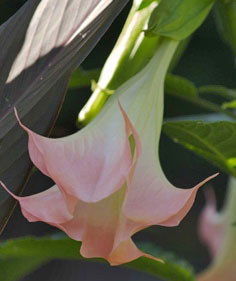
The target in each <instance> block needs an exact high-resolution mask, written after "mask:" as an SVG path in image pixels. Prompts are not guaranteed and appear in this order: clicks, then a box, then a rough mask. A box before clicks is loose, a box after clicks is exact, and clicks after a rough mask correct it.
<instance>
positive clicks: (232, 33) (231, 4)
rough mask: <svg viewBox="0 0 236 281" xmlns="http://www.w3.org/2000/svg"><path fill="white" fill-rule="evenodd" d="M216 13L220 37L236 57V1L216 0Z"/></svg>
mask: <svg viewBox="0 0 236 281" xmlns="http://www.w3.org/2000/svg"><path fill="white" fill-rule="evenodd" d="M216 13H217V19H218V23H219V27H220V29H221V32H222V33H223V34H222V35H223V37H224V38H225V39H226V41H227V42H228V43H229V44H230V46H231V47H232V49H233V50H234V55H236V0H218V2H217V5H216Z"/></svg>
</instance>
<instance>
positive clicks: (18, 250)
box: [0, 236, 195, 281]
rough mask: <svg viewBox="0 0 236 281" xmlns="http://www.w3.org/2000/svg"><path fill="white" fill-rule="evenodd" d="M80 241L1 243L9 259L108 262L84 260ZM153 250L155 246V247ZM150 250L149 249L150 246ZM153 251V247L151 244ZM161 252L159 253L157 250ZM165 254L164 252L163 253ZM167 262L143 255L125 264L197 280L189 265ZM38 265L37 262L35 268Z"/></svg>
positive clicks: (174, 280) (179, 280) (170, 280)
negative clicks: (187, 266)
mask: <svg viewBox="0 0 236 281" xmlns="http://www.w3.org/2000/svg"><path fill="white" fill-rule="evenodd" d="M80 245H81V243H80V242H77V241H74V240H72V239H70V238H67V237H64V236H53V237H43V238H32V237H28V238H21V239H15V240H9V241H7V242H5V243H2V244H0V258H2V259H3V258H5V259H17V258H22V259H24V258H27V259H29V258H31V257H33V258H34V257H37V258H38V259H39V265H41V263H42V260H43V259H45V261H48V260H49V259H53V258H59V259H60V258H62V259H65V258H68V259H79V260H86V261H97V262H105V260H103V259H84V258H82V257H81V255H80V253H79V249H80ZM152 249H153V246H152ZM147 250H148V249H147ZM149 250H150V246H149ZM153 254H158V257H159V258H162V256H159V254H160V253H159V252H155V253H154V252H153ZM162 255H164V254H163V252H162ZM164 260H165V263H160V262H158V261H155V260H152V259H149V258H145V257H143V258H139V259H137V260H135V261H133V262H130V263H127V264H125V265H124V266H125V267H128V268H132V269H135V270H139V271H140V270H141V271H144V272H146V273H149V274H151V275H154V276H156V277H161V278H163V280H167V281H194V280H195V279H194V277H193V273H192V271H191V270H189V269H187V268H185V267H184V266H186V265H185V264H184V265H183V264H182V265H181V264H178V263H176V261H174V262H173V261H168V260H167V259H166V258H165V257H164ZM34 268H35V264H34V265H33V267H32V270H33V269H34Z"/></svg>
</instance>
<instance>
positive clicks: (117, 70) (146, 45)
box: [78, 0, 160, 127]
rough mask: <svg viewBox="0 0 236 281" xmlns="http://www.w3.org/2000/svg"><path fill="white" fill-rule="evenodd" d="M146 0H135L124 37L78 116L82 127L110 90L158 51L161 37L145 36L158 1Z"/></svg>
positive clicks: (108, 60) (98, 109)
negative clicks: (147, 25)
mask: <svg viewBox="0 0 236 281" xmlns="http://www.w3.org/2000/svg"><path fill="white" fill-rule="evenodd" d="M144 1H145V0H143V1H137V0H135V1H134V4H133V7H132V8H131V11H130V14H129V16H128V18H127V21H126V23H125V25H124V28H123V30H122V32H121V34H120V37H119V39H118V41H117V43H116V45H115V47H114V49H113V51H112V52H111V54H110V56H109V57H108V59H107V61H106V63H105V65H104V67H103V70H102V72H101V75H100V78H99V80H98V82H97V84H96V85H95V87H94V89H93V90H94V92H93V94H92V95H91V97H90V99H89V100H88V102H87V104H86V105H85V106H84V108H83V109H82V110H81V112H80V114H79V116H78V125H79V126H80V127H81V125H86V124H87V123H89V122H90V121H91V120H92V119H93V118H94V117H95V116H96V115H97V113H98V112H99V111H100V110H101V108H102V106H103V105H104V103H105V102H106V100H107V99H108V97H109V94H111V93H112V91H113V90H115V89H117V88H118V87H119V86H120V85H121V84H123V83H124V82H125V81H126V80H128V79H129V78H130V77H132V76H133V75H134V74H136V73H137V72H138V71H140V70H141V69H142V68H143V67H144V66H145V65H146V64H147V63H148V61H149V60H150V59H151V57H152V56H153V54H154V53H155V50H156V48H157V47H158V45H159V41H160V38H159V37H157V36H156V37H151V38H150V37H145V36H144V32H143V30H144V29H145V28H146V24H147V21H148V19H149V17H150V15H151V13H152V11H153V9H154V8H155V7H156V6H157V5H158V1H152V2H150V3H149V4H148V5H143V7H142V5H141V4H140V2H141V3H142V2H144ZM137 2H139V4H137Z"/></svg>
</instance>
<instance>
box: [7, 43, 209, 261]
mask: <svg viewBox="0 0 236 281" xmlns="http://www.w3.org/2000/svg"><path fill="white" fill-rule="evenodd" d="M177 45H178V43H177V42H175V41H172V40H169V39H165V40H163V41H162V43H161V45H160V46H159V49H158V51H157V52H156V54H155V56H154V57H153V58H152V59H151V61H150V62H149V64H148V65H147V66H146V67H145V68H144V69H143V70H142V71H141V72H139V73H138V74H137V75H136V76H134V77H133V78H131V79H130V80H129V81H127V82H126V83H124V84H123V85H122V86H121V87H120V88H119V89H118V90H117V91H116V93H115V94H114V95H113V96H112V97H111V98H110V99H109V100H108V102H107V103H106V105H105V106H104V108H103V109H102V111H101V112H100V113H99V114H98V116H97V117H96V118H95V119H94V120H93V121H92V122H91V123H89V125H88V126H86V127H85V128H84V129H82V130H81V131H79V132H78V133H76V134H74V135H72V136H69V137H65V138H60V139H49V138H45V137H42V136H39V135H37V134H36V133H34V132H32V131H31V130H30V129H28V128H26V127H25V126H24V125H22V124H21V123H20V124H21V126H22V127H23V128H24V129H25V130H26V132H27V133H28V135H29V154H30V157H31V159H32V161H33V163H34V164H35V166H37V167H38V168H39V169H40V170H41V171H42V172H43V173H44V174H45V175H47V176H49V177H51V178H52V179H53V180H54V182H55V184H56V185H55V186H53V187H52V188H50V189H48V190H46V191H44V192H42V193H39V194H36V195H32V196H27V197H16V196H14V197H15V198H16V199H17V200H18V201H19V203H20V205H21V209H22V212H23V215H24V216H25V217H26V218H27V219H28V220H29V221H31V222H33V221H43V222H46V223H48V224H51V225H53V226H55V227H58V228H59V229H61V230H63V231H64V232H66V233H67V234H68V235H69V236H70V237H71V238H72V239H75V240H78V241H82V247H81V254H82V255H83V256H84V257H88V258H89V257H103V258H105V259H107V260H108V261H109V262H110V264H112V265H117V264H121V263H125V262H129V261H131V260H134V259H136V258H138V257H140V256H143V255H145V254H144V253H143V252H141V251H140V250H139V249H138V248H137V247H136V246H135V244H134V243H133V241H132V239H131V236H132V235H133V234H134V233H136V232H137V231H139V230H141V229H144V228H146V227H148V226H150V225H163V226H176V225H178V224H179V222H180V221H181V220H182V219H183V217H184V216H185V215H186V214H187V212H188V211H189V209H190V208H191V206H192V204H193V202H194V199H195V196H196V192H197V190H198V189H199V187H200V186H201V185H202V184H204V183H205V182H206V181H208V180H209V179H210V178H212V177H214V176H212V177H209V178H208V179H206V180H204V181H203V182H201V183H200V184H198V185H197V186H195V187H194V188H191V189H179V188H175V187H174V186H172V185H171V184H170V183H169V182H168V180H167V179H166V177H165V175H164V174H163V172H162V169H161V166H160V163H159V161H158V143H159V137H160V132H161V125H162V115H163V87H164V78H165V74H166V71H167V68H168V65H169V63H170V60H171V58H172V56H173V54H174V52H175V49H176V47H177ZM5 188H6V187H5Z"/></svg>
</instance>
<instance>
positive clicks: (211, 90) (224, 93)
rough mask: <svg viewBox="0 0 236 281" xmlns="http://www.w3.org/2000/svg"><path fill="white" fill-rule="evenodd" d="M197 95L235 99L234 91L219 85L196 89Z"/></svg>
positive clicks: (235, 90)
mask: <svg viewBox="0 0 236 281" xmlns="http://www.w3.org/2000/svg"><path fill="white" fill-rule="evenodd" d="M198 92H199V94H211V95H217V96H221V97H222V98H224V99H227V100H234V99H236V89H229V88H226V87H224V86H219V85H207V86H202V87H200V88H199V89H198Z"/></svg>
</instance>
